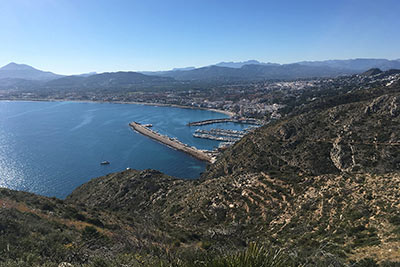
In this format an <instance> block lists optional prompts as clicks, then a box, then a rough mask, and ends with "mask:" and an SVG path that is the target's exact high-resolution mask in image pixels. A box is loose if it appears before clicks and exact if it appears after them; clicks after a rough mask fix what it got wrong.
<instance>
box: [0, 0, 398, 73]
mask: <svg viewBox="0 0 400 267" xmlns="http://www.w3.org/2000/svg"><path fill="white" fill-rule="evenodd" d="M399 14H400V1H398V0H379V1H377V0H335V1H328V0H326V1H325V0H291V1H289V0H279V1H278V0H276V1H275V0H270V1H269V0H264V1H253V0H242V1H239V0H138V1H137V0H126V1H122V0H112V1H111V0H109V1H102V0H0V65H1V66H2V65H5V64H7V63H9V62H11V61H13V62H17V63H25V64H29V65H32V66H34V67H37V68H39V69H43V70H49V71H53V72H56V73H60V74H75V73H83V72H90V71H97V72H103V71H117V70H133V71H135V70H165V69H171V68H173V67H185V66H204V65H210V64H213V63H217V62H220V61H243V60H248V59H257V60H260V61H264V62H277V63H290V62H296V61H302V60H324V59H347V58H360V57H363V58H366V57H367V58H388V59H397V58H400V15H399Z"/></svg>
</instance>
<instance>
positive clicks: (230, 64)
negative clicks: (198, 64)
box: [213, 59, 279, 69]
mask: <svg viewBox="0 0 400 267" xmlns="http://www.w3.org/2000/svg"><path fill="white" fill-rule="evenodd" d="M246 65H263V66H272V65H275V66H278V65H279V64H277V63H270V62H268V63H264V62H260V61H258V60H255V59H250V60H246V61H240V62H234V61H230V62H220V63H217V64H214V65H213V66H217V67H227V68H236V69H239V68H241V67H243V66H246Z"/></svg>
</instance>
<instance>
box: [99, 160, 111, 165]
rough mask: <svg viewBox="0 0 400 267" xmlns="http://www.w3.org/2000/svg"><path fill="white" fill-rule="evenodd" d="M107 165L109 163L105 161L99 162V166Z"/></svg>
mask: <svg viewBox="0 0 400 267" xmlns="http://www.w3.org/2000/svg"><path fill="white" fill-rule="evenodd" d="M108 164H110V162H109V161H107V160H105V161H102V162H100V165H108Z"/></svg>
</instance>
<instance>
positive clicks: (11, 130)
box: [0, 101, 244, 198]
mask: <svg viewBox="0 0 400 267" xmlns="http://www.w3.org/2000/svg"><path fill="white" fill-rule="evenodd" d="M223 117H226V115H224V114H220V113H216V112H211V111H205V110H193V109H181V108H173V107H156V106H145V105H132V104H109V103H76V102H7V101H3V102H1V101H0V187H7V188H11V189H16V190H24V191H30V192H34V193H38V194H41V195H46V196H56V197H61V198H64V197H66V196H67V195H68V194H69V193H71V192H72V191H73V190H74V189H75V188H76V187H77V186H79V185H81V184H82V183H85V182H87V181H89V180H90V179H91V178H94V177H98V176H102V175H105V174H108V173H111V172H116V171H121V170H124V169H126V168H128V167H129V168H133V169H139V170H142V169H149V168H151V169H156V170H160V171H162V172H165V173H166V174H169V175H172V176H177V177H183V178H189V179H193V178H197V177H199V175H200V173H201V172H203V171H204V169H205V166H206V164H205V163H204V162H201V161H198V160H196V159H194V158H192V157H190V156H189V155H186V154H184V153H182V152H180V151H175V150H173V149H171V148H168V147H166V146H164V145H162V144H160V143H157V142H155V141H153V140H151V139H149V138H148V137H145V136H142V135H140V134H138V133H136V132H134V131H133V130H131V129H130V127H129V126H128V123H129V122H130V121H137V122H141V123H151V124H153V129H154V130H156V131H159V132H160V133H162V134H167V135H169V136H171V137H177V138H178V139H179V140H181V141H182V142H184V143H186V144H189V145H191V146H196V147H197V148H200V149H212V148H213V147H215V146H217V145H218V142H216V141H211V140H204V139H197V138H193V137H192V133H193V132H194V131H195V130H196V129H197V128H199V127H188V126H186V124H187V123H188V122H190V121H197V120H204V119H211V118H223ZM219 126H221V125H219ZM211 127H212V126H210V125H209V126H207V127H204V128H211ZM213 127H215V126H213ZM223 127H224V128H235V129H242V128H244V126H242V125H233V124H225V125H223ZM104 160H107V161H110V162H111V164H110V165H106V166H102V165H100V162H101V161H104Z"/></svg>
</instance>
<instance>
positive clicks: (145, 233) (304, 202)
mask: <svg viewBox="0 0 400 267" xmlns="http://www.w3.org/2000/svg"><path fill="white" fill-rule="evenodd" d="M324 103H325V104H324ZM399 132H400V90H399V85H398V84H392V85H390V86H386V87H382V86H380V87H377V88H371V89H363V88H358V89H355V90H352V91H351V92H348V93H346V95H337V96H334V97H331V98H329V99H317V100H316V101H314V102H312V103H310V104H308V106H307V105H305V106H301V107H298V108H297V109H296V110H294V111H293V112H292V113H291V115H289V116H288V117H286V118H284V119H282V120H280V121H276V122H274V123H271V124H270V125H267V126H264V127H262V128H259V129H258V130H256V131H254V132H252V133H250V134H248V135H247V136H245V137H244V138H243V139H242V140H241V141H240V142H238V143H237V144H235V145H234V146H233V147H231V148H230V149H228V150H227V151H226V152H225V153H224V154H222V155H221V156H220V158H219V159H218V161H217V162H216V163H215V164H213V165H211V166H209V168H208V170H207V171H206V173H204V175H203V177H202V178H201V179H200V180H195V181H193V180H182V179H178V178H173V177H169V176H167V175H164V174H162V173H160V172H158V171H154V170H145V171H136V170H127V171H124V172H121V173H115V174H110V175H107V176H104V177H100V178H97V179H94V180H92V181H90V182H89V183H87V184H84V185H82V186H80V187H79V188H77V189H76V190H75V191H74V192H73V193H72V194H71V195H70V196H68V197H67V199H66V200H58V199H49V198H45V197H39V196H35V195H32V194H27V193H22V192H15V191H10V190H7V189H3V190H1V191H0V207H1V209H0V232H1V235H0V238H1V242H0V251H2V252H4V253H2V254H0V262H3V263H4V262H6V263H4V264H8V265H6V266H10V265H12V264H22V263H26V264H28V265H29V264H30V265H29V266H31V265H35V264H37V265H40V264H44V263H48V264H52V263H57V264H58V263H60V262H68V263H71V264H75V265H80V264H87V265H91V266H107V265H112V264H114V265H117V266H118V265H122V264H125V265H127V266H135V265H143V264H144V265H149V266H154V265H157V264H161V265H162V264H164V266H165V265H176V266H224V265H212V264H211V263H210V262H213V260H211V261H210V258H213V257H220V256H218V255H221V253H222V254H223V255H224V256H226V255H229V254H230V253H232V252H234V251H238V250H239V251H240V250H242V249H244V248H245V247H246V246H248V245H249V244H250V243H251V242H257V243H259V244H265V245H266V246H267V247H268V248H270V251H275V250H274V249H277V248H278V249H281V253H282V255H286V256H285V257H287V259H288V260H289V259H290V261H285V265H278V264H275V265H272V266H315V265H317V266H328V265H329V264H331V266H346V265H348V266H350V265H351V266H376V264H381V265H382V266H398V264H399V263H400V190H399V188H400V172H399V170H400V153H399V151H400V134H399ZM38 244H39V245H38ZM271 255H272V254H271ZM101 264H102V265H101ZM207 264H208V265H207ZM0 266H1V264H0ZM55 266H56V265H55ZM242 266H243V265H242Z"/></svg>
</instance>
